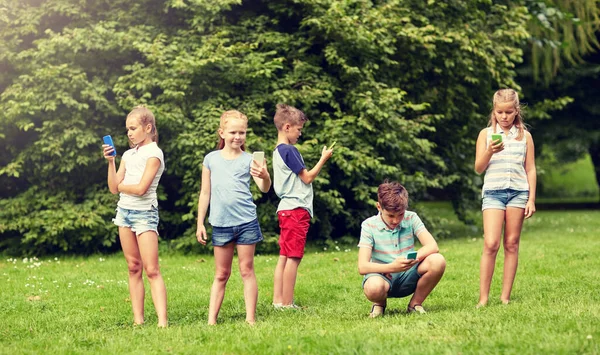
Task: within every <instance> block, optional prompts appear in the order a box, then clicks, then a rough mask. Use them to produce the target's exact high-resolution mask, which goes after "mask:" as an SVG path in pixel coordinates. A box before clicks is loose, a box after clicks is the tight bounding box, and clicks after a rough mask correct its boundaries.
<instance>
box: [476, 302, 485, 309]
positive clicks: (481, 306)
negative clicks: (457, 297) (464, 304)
mask: <svg viewBox="0 0 600 355" xmlns="http://www.w3.org/2000/svg"><path fill="white" fill-rule="evenodd" d="M486 304H487V303H482V302H479V303H477V306H475V308H477V309H479V308H483V307H485V305H486Z"/></svg>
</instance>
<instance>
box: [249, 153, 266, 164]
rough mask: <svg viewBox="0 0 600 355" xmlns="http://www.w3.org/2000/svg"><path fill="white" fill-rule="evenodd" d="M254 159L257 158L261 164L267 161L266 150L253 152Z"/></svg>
mask: <svg viewBox="0 0 600 355" xmlns="http://www.w3.org/2000/svg"><path fill="white" fill-rule="evenodd" d="M252 160H256V161H257V162H258V163H259V164H262V163H263V161H265V152H254V153H252Z"/></svg>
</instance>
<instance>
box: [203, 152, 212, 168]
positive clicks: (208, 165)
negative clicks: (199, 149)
mask: <svg viewBox="0 0 600 355" xmlns="http://www.w3.org/2000/svg"><path fill="white" fill-rule="evenodd" d="M211 153H212V152H211ZM211 153H208V154H206V155H205V156H204V160H203V161H202V165H204V166H205V167H206V168H207V169H208V170H210V156H211Z"/></svg>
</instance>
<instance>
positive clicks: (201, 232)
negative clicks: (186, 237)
mask: <svg viewBox="0 0 600 355" xmlns="http://www.w3.org/2000/svg"><path fill="white" fill-rule="evenodd" d="M196 239H198V242H199V243H200V244H202V245H206V241H207V240H208V239H207V237H206V228H205V227H204V225H200V226H198V229H196Z"/></svg>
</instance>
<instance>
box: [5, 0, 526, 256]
mask: <svg viewBox="0 0 600 355" xmlns="http://www.w3.org/2000/svg"><path fill="white" fill-rule="evenodd" d="M0 8H1V9H2V11H0V14H2V15H1V16H0V35H1V36H2V40H1V41H0V46H2V47H1V48H0V66H2V68H3V70H2V72H3V74H2V76H0V88H1V89H2V94H1V95H0V144H2V145H3V146H5V147H7V148H6V149H5V150H4V151H2V152H1V153H0V186H1V187H0V193H1V194H2V196H3V198H4V199H3V200H2V201H1V202H0V204H1V207H2V213H1V214H0V234H2V236H3V242H2V243H3V246H12V247H16V248H22V247H23V246H26V248H27V251H28V252H31V253H34V252H40V251H53V250H55V249H62V250H73V251H79V252H82V251H90V250H96V249H101V248H106V247H113V245H114V243H115V236H114V234H116V231H115V229H114V227H112V226H111V222H110V219H111V217H112V215H113V213H114V201H115V198H114V197H112V196H109V193H108V192H107V191H106V188H105V184H106V183H105V179H106V176H105V174H106V172H105V170H106V167H105V165H106V163H105V162H104V161H103V158H102V156H101V154H100V148H99V147H100V137H101V136H102V135H104V134H112V135H113V137H115V138H116V139H115V141H116V142H115V143H116V144H117V150H118V151H120V152H123V150H124V149H126V137H125V136H124V135H120V134H119V132H122V131H123V128H122V127H123V124H124V116H125V113H126V112H127V111H128V110H129V109H131V107H132V106H135V105H138V104H145V105H147V106H148V107H150V108H151V109H152V110H153V111H154V112H155V114H156V116H157V120H158V130H159V136H160V141H159V145H160V146H161V148H162V149H163V150H164V151H165V157H166V165H167V171H166V173H165V175H163V180H162V181H161V187H160V188H161V190H160V199H161V203H160V204H161V220H162V224H161V227H160V229H161V236H162V237H163V238H166V239H177V238H179V239H177V242H176V243H175V245H176V246H177V247H179V248H184V249H190V248H192V246H193V245H194V244H193V243H194V242H193V241H194V237H193V234H194V229H195V218H196V204H197V197H198V191H199V181H200V172H201V163H202V159H203V156H204V155H205V154H206V153H208V152H209V151H210V150H212V149H214V146H215V144H216V137H215V132H216V128H217V125H218V117H219V115H220V113H221V112H222V111H223V110H225V109H230V108H236V109H239V110H241V111H243V112H244V113H246V114H247V115H248V117H249V119H250V124H249V127H250V132H249V138H248V142H247V146H248V148H249V150H251V151H252V150H265V151H271V150H272V149H273V145H274V143H275V140H276V130H275V128H274V126H273V124H272V116H273V114H274V108H275V105H276V104H277V103H280V102H285V103H288V104H291V105H294V106H297V107H298V108H300V109H302V110H303V111H305V113H306V114H307V115H308V116H309V118H310V121H309V124H308V125H307V128H306V129H305V131H304V135H303V141H302V142H301V143H300V144H299V145H298V148H299V149H300V151H301V152H302V154H303V155H304V157H305V160H306V161H307V164H308V165H309V166H312V165H313V164H314V163H315V162H316V160H317V159H318V156H319V154H320V150H321V147H322V146H323V145H324V144H328V143H331V142H332V141H334V140H337V145H336V149H335V154H334V156H333V158H332V160H331V161H330V162H329V163H328V165H327V166H326V167H325V169H324V170H323V171H322V173H321V175H320V176H319V177H318V179H317V180H316V182H315V184H314V185H315V193H316V200H315V210H316V214H315V215H316V218H315V219H314V226H313V228H311V235H310V238H313V239H327V238H340V237H342V236H344V235H348V234H355V233H356V232H357V229H358V227H359V225H360V222H361V221H362V219H363V218H365V217H367V216H368V215H370V214H371V213H373V210H374V208H373V206H374V203H375V201H374V198H375V191H376V186H377V185H378V184H379V183H380V182H381V181H382V180H383V179H385V178H389V179H397V180H400V181H401V182H402V183H404V184H405V185H406V186H407V188H408V189H409V191H410V192H411V196H412V197H413V198H414V199H416V200H419V199H422V198H425V197H427V194H428V193H430V192H431V191H441V190H442V189H446V190H448V191H450V197H451V198H452V200H453V203H454V204H455V207H456V208H457V210H458V211H462V210H461V209H460V206H464V201H468V200H469V198H472V197H473V196H475V189H476V187H477V184H478V178H477V177H475V176H474V175H473V173H472V156H473V151H474V150H473V147H474V139H475V137H476V135H477V133H476V132H477V131H478V130H479V129H480V128H481V127H483V126H484V125H485V123H486V122H487V117H486V116H487V112H489V109H490V101H491V94H492V93H493V91H495V90H496V89H497V88H499V87H507V86H510V87H515V88H518V85H517V84H516V82H515V80H514V78H515V76H516V73H515V66H516V65H517V64H518V63H520V62H521V61H522V55H523V52H522V49H521V48H522V44H523V43H524V42H525V41H526V39H527V38H528V37H529V34H528V33H527V31H526V27H525V26H526V23H527V21H528V19H529V17H528V16H529V14H528V12H527V8H526V7H524V6H515V5H514V4H513V5H510V6H509V5H502V4H501V3H495V2H494V3H492V2H491V1H487V0H471V1H444V2H441V1H434V0H430V1H428V2H426V3H425V2H422V1H413V0H396V1H386V2H380V1H359V0H354V1H331V0H330V1H328V0H302V1H301V0H296V1H246V2H243V3H242V2H241V1H210V0H193V1H192V0H190V1H181V0H171V1H165V2H156V1H141V2H126V1H122V0H116V1H111V2H108V1H107V2H94V3H85V2H79V1H73V0H53V1H50V0H48V1H42V2H33V1H30V2H22V1H17V0H1V1H0ZM104 191H106V192H104ZM253 192H254V194H255V197H256V198H258V200H257V204H258V206H259V218H260V221H261V226H262V228H263V231H264V232H265V234H266V235H267V236H268V239H269V238H270V239H269V240H273V236H274V235H276V233H277V221H276V217H275V214H274V210H275V206H276V204H277V202H278V200H277V197H276V196H275V194H274V193H272V192H271V193H269V194H267V195H266V196H260V194H259V193H258V189H254V190H253ZM267 247H268V246H267Z"/></svg>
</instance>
